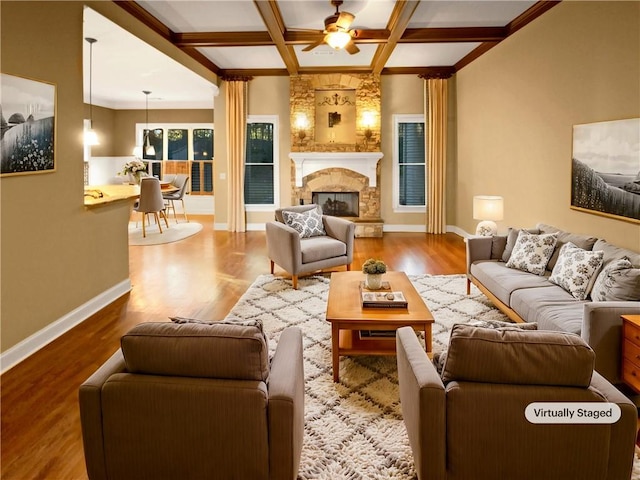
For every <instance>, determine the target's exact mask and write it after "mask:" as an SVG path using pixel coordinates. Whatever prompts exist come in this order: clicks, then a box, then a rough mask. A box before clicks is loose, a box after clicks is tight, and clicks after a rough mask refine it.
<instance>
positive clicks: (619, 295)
mask: <svg viewBox="0 0 640 480" xmlns="http://www.w3.org/2000/svg"><path fill="white" fill-rule="evenodd" d="M591 299H592V300H593V301H594V302H606V301H614V302H615V301H618V302H624V301H632V302H637V301H640V268H633V265H632V264H631V262H630V261H629V259H627V258H622V259H620V260H613V261H612V262H610V263H609V264H607V265H605V267H604V268H603V269H602V271H601V272H600V273H599V274H598V276H597V277H596V281H595V283H594V284H593V288H592V289H591Z"/></svg>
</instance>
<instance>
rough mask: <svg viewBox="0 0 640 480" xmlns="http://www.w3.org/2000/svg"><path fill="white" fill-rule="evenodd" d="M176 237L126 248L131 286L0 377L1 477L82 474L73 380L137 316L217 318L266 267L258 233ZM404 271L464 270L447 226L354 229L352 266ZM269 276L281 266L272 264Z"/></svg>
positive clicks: (208, 229) (207, 228) (91, 367)
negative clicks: (358, 232)
mask: <svg viewBox="0 0 640 480" xmlns="http://www.w3.org/2000/svg"><path fill="white" fill-rule="evenodd" d="M190 219H191V221H197V222H200V223H202V224H203V226H204V228H203V231H202V232H201V233H199V234H198V235H195V236H193V237H190V238H188V239H186V240H183V241H181V242H177V243H170V244H166V245H157V246H147V247H130V277H131V282H132V284H133V288H132V290H131V292H130V293H129V294H127V295H125V296H123V297H121V298H120V299H118V300H116V301H115V302H114V303H112V304H111V305H109V306H108V307H106V308H104V309H103V310H102V311H100V312H98V313H97V314H95V315H93V316H92V317H90V318H89V319H87V320H86V321H85V322H83V323H82V324H80V325H78V326H77V327H75V328H74V329H72V330H70V331H69V332H67V333H66V334H65V335H63V336H61V337H60V338H58V339H56V340H55V341H53V342H52V343H50V344H49V345H47V346H46V347H44V348H43V349H42V350H40V351H38V352H37V353H35V354H34V355H32V356H31V357H29V358H28V359H26V360H25V361H23V362H22V363H20V364H19V365H17V366H15V367H14V368H12V369H11V370H9V371H8V372H6V373H5V374H4V375H2V377H0V388H1V389H2V392H1V404H0V407H1V409H2V423H1V428H2V430H1V434H2V444H1V450H2V456H1V461H2V467H1V474H2V479H6V480H9V479H11V480H14V479H15V480H27V479H29V480H30V479H55V480H58V479H60V480H63V479H64V480H67V479H85V478H87V475H86V470H85V465H84V454H83V449H82V435H81V432H80V417H79V410H78V387H79V386H80V384H81V383H82V382H83V381H84V380H85V379H87V378H88V377H89V376H90V375H91V374H92V373H93V372H94V371H95V370H96V369H97V368H98V367H99V366H100V365H101V364H102V363H103V362H104V361H105V360H106V359H107V358H108V357H109V356H111V354H112V353H113V352H115V351H116V350H117V349H118V347H119V340H120V337H121V336H122V334H124V333H125V332H126V331H128V330H129V329H130V328H131V327H133V326H134V325H136V324H138V323H140V322H150V321H166V320H167V319H168V317H169V316H174V315H176V316H186V317H193V318H200V319H203V320H207V319H209V320H214V319H222V318H223V317H224V316H225V315H226V314H227V312H228V311H229V310H230V309H231V307H232V306H233V305H234V304H235V303H236V301H237V300H238V298H239V297H240V296H241V295H242V294H243V293H244V292H245V290H246V289H247V287H248V286H249V285H250V284H251V283H252V282H253V280H254V279H255V278H256V277H257V276H258V275H260V274H266V273H269V260H268V259H267V256H266V241H265V234H264V232H247V233H245V234H234V233H229V232H220V231H214V230H213V217H211V216H196V215H193V216H190ZM370 257H376V258H382V259H384V260H385V262H386V263H387V265H388V266H389V269H390V270H403V271H405V272H406V273H408V274H419V273H431V274H454V273H464V271H465V252H464V242H463V240H462V238H461V237H459V236H457V235H455V234H452V233H449V234H445V235H426V234H421V233H388V234H385V236H384V238H377V239H373V238H358V239H356V241H355V255H354V261H353V264H352V268H353V269H354V270H356V269H359V268H360V266H361V265H362V263H364V261H365V260H366V259H367V258H370ZM276 275H286V273H284V272H283V271H282V270H281V269H279V268H276Z"/></svg>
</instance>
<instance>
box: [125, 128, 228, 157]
mask: <svg viewBox="0 0 640 480" xmlns="http://www.w3.org/2000/svg"><path fill="white" fill-rule="evenodd" d="M147 126H148V128H149V130H154V129H156V128H161V129H163V131H164V134H163V139H162V158H161V159H160V160H154V161H156V162H184V161H196V162H202V161H205V160H194V159H193V131H194V130H198V129H207V130H213V138H214V140H213V141H214V145H215V134H216V133H215V131H216V130H215V128H214V126H213V123H149V124H148V125H147V124H146V123H136V145H142V142H143V140H144V137H143V135H144V131H145V130H146V129H147ZM172 129H177V130H188V134H187V149H188V150H187V151H188V153H187V157H188V158H185V159H180V160H169V158H168V157H169V135H168V132H169V130H172ZM214 151H215V149H214ZM215 161H216V159H215V155H214V156H213V157H212V158H211V162H215Z"/></svg>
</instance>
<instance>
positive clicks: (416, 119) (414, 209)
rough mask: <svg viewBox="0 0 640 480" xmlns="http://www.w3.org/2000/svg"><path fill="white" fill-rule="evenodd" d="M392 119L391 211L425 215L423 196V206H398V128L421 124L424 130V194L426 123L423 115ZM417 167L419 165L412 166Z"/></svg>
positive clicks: (397, 116)
mask: <svg viewBox="0 0 640 480" xmlns="http://www.w3.org/2000/svg"><path fill="white" fill-rule="evenodd" d="M392 118H393V175H392V177H393V211H394V213H426V212H427V205H426V204H427V197H426V194H425V205H400V148H399V143H400V142H399V140H400V138H399V132H398V126H399V124H400V123H422V124H424V128H425V155H424V157H425V158H424V160H425V163H424V168H425V176H424V180H425V192H426V188H427V185H426V182H427V146H426V142H427V123H426V119H425V116H424V115H423V114H421V113H420V114H404V113H403V114H400V113H398V114H394V115H393V116H392ZM412 165H419V164H415V163H414V164H412Z"/></svg>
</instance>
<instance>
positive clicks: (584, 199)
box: [571, 118, 640, 223]
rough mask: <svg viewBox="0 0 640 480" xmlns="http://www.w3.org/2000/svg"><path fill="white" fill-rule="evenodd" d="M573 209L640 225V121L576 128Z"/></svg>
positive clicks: (572, 185)
mask: <svg viewBox="0 0 640 480" xmlns="http://www.w3.org/2000/svg"><path fill="white" fill-rule="evenodd" d="M571 208H572V209H574V210H580V211H585V212H588V213H593V214H596V215H603V216H608V217H613V218H618V219H620V220H625V221H629V222H633V223H640V118H631V119H626V120H614V121H610V122H598V123H588V124H583V125H574V127H573V155H572V168H571Z"/></svg>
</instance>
